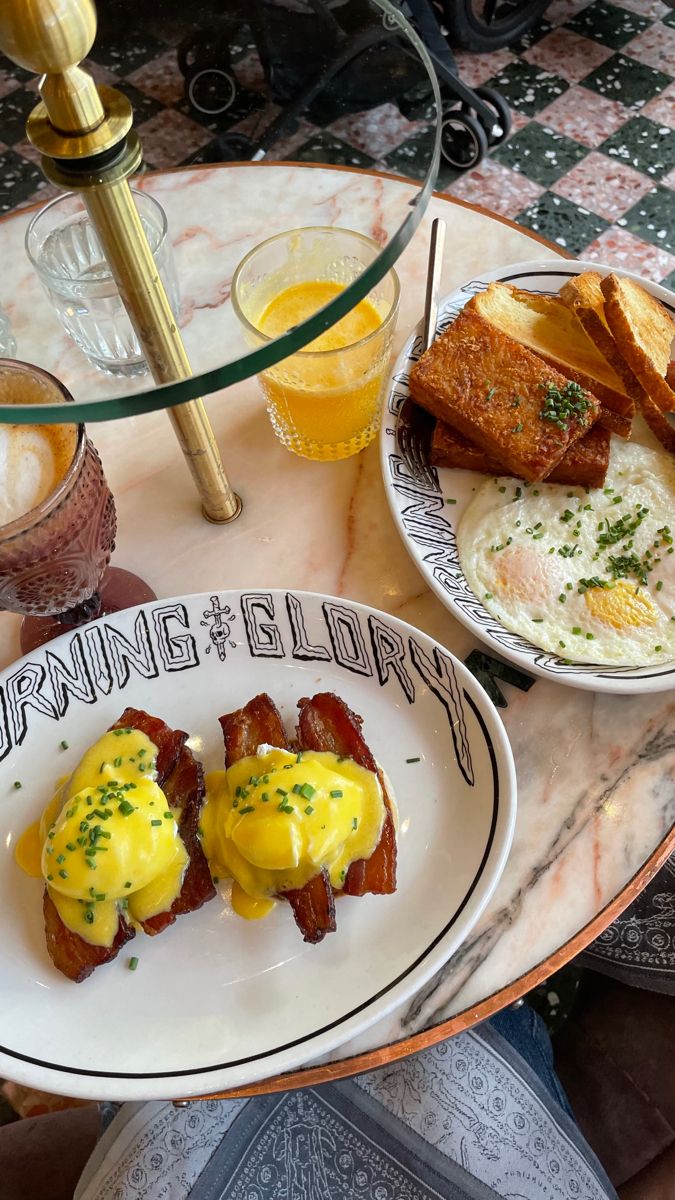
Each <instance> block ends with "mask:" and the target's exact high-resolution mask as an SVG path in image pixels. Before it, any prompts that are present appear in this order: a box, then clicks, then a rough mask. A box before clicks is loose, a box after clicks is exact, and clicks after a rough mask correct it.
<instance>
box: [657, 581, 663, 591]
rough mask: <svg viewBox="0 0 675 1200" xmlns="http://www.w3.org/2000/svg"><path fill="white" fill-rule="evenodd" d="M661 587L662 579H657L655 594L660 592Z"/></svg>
mask: <svg viewBox="0 0 675 1200" xmlns="http://www.w3.org/2000/svg"><path fill="white" fill-rule="evenodd" d="M662 587H663V580H662V579H659V580H658V582H657V584H656V590H657V592H660V591H661V588H662Z"/></svg>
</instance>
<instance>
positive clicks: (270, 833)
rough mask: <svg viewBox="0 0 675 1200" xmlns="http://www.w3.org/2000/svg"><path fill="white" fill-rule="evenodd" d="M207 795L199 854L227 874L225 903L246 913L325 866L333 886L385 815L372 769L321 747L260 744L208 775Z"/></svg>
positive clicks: (370, 842)
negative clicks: (290, 748) (253, 752)
mask: <svg viewBox="0 0 675 1200" xmlns="http://www.w3.org/2000/svg"><path fill="white" fill-rule="evenodd" d="M206 796H207V798H206V805H205V807H204V809H203V811H202V818H201V828H202V837H203V845H204V850H205V853H206V856H207V858H208V860H209V863H210V865H211V870H212V871H213V872H214V874H217V875H228V876H231V877H232V879H233V880H234V883H233V887H232V906H233V908H234V909H235V911H236V912H237V913H239V915H240V916H242V917H247V918H249V919H256V918H259V917H264V916H266V915H267V913H268V912H269V911H270V909H271V908H273V907H274V900H275V898H277V897H278V896H279V894H280V893H281V892H285V891H289V890H292V889H294V888H301V887H303V886H304V884H305V883H307V882H308V881H309V880H310V879H311V878H312V877H313V876H314V875H316V874H317V872H318V871H320V870H321V869H322V868H324V867H325V868H326V870H327V871H328V873H329V875H330V880H331V883H332V885H333V887H334V888H335V890H336V891H339V890H340V888H341V887H342V885H343V883H344V880H345V876H346V874H347V870H348V869H349V866H350V864H351V863H352V862H355V861H356V860H357V859H360V858H369V857H370V855H371V854H372V853H373V850H374V849H375V847H376V846H377V843H378V841H379V839H380V834H381V832H382V825H383V822H384V817H385V805H384V799H383V796H382V788H381V787H380V782H379V780H378V778H377V775H375V774H374V773H373V772H372V771H367V770H366V769H365V768H364V767H361V766H359V765H358V764H357V763H355V762H354V761H353V760H352V759H348V758H338V757H337V755H335V754H331V753H328V752H313V751H304V752H303V753H301V754H292V753H290V752H289V751H286V750H280V749H275V748H272V747H266V746H261V747H260V748H259V751H258V754H257V755H254V756H251V757H249V758H242V759H241V760H240V761H239V762H237V763H235V764H234V765H233V766H231V767H229V768H228V770H227V771H214V772H212V773H211V774H210V775H207V777H206Z"/></svg>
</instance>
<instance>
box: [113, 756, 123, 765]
mask: <svg viewBox="0 0 675 1200" xmlns="http://www.w3.org/2000/svg"><path fill="white" fill-rule="evenodd" d="M121 766H122V758H121V756H120V755H118V756H117V758H113V767H121Z"/></svg>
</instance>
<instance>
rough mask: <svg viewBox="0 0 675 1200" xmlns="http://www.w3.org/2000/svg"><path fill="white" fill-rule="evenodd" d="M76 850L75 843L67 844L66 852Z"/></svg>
mask: <svg viewBox="0 0 675 1200" xmlns="http://www.w3.org/2000/svg"><path fill="white" fill-rule="evenodd" d="M75 848H76V847H75V843H74V842H66V850H71V851H72V850H75Z"/></svg>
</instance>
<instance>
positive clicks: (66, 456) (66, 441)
mask: <svg viewBox="0 0 675 1200" xmlns="http://www.w3.org/2000/svg"><path fill="white" fill-rule="evenodd" d="M76 439H77V430H76V427H75V426H74V425H0V526H1V525H7V524H9V522H10V521H15V520H16V519H17V518H18V517H21V516H23V515H24V513H27V512H29V511H30V509H31V508H35V506H36V505H37V504H40V503H42V501H43V500H46V498H47V496H49V495H50V493H51V492H53V491H54V488H55V487H56V486H57V484H58V483H60V481H61V480H62V479H63V477H64V475H65V474H66V473H67V471H68V468H69V467H70V464H71V462H72V460H73V456H74V454H75V445H76Z"/></svg>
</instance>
